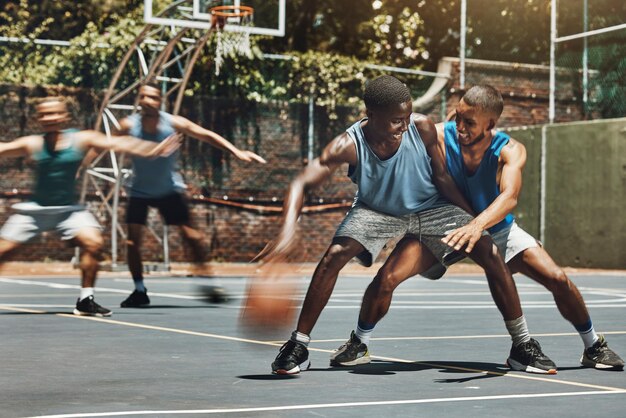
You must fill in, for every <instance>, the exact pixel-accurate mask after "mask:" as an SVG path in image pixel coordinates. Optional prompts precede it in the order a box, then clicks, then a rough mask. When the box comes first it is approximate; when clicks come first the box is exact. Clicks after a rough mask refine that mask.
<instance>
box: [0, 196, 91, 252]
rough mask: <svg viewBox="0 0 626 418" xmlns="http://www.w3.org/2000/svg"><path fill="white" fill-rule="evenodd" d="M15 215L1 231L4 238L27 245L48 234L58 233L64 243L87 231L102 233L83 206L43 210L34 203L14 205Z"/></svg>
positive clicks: (44, 207) (54, 207) (53, 207)
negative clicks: (28, 242)
mask: <svg viewBox="0 0 626 418" xmlns="http://www.w3.org/2000/svg"><path fill="white" fill-rule="evenodd" d="M13 209H14V210H15V212H16V213H15V214H13V215H11V216H10V217H9V219H7V221H6V223H5V224H4V225H3V226H2V229H1V230H0V238H2V239H4V240H7V241H12V242H19V243H25V242H27V241H29V240H31V239H33V238H34V237H35V236H37V235H39V234H41V233H42V232H45V231H52V230H56V231H57V232H58V233H59V234H60V235H61V239H62V240H70V239H72V238H74V237H75V236H76V235H77V234H78V231H80V230H81V229H84V228H96V229H98V230H100V229H101V227H100V224H98V221H96V218H94V216H93V215H92V214H91V213H90V212H89V211H88V210H86V209H85V207H84V206H81V205H71V206H40V205H38V204H37V203H34V202H22V203H17V204H15V205H13Z"/></svg>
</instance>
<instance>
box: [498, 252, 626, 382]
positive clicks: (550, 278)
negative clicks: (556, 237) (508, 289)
mask: <svg viewBox="0 0 626 418" xmlns="http://www.w3.org/2000/svg"><path fill="white" fill-rule="evenodd" d="M508 264H509V266H510V267H511V270H512V271H518V272H520V273H522V274H524V275H526V276H528V277H530V278H532V279H533V280H535V281H536V282H538V283H540V284H542V285H543V286H545V287H546V288H547V289H548V290H549V291H550V292H552V296H553V297H554V301H555V303H556V305H557V307H558V309H559V312H561V315H563V317H564V318H565V319H567V320H568V321H569V322H571V323H572V325H574V328H576V330H577V331H578V333H579V334H580V336H581V338H582V340H583V344H584V345H585V350H584V352H583V355H582V357H581V360H580V361H581V363H582V364H583V365H584V366H586V367H594V368H598V369H620V370H621V369H623V368H624V361H623V360H622V359H621V358H620V357H619V356H618V355H617V354H616V353H615V352H613V350H611V349H610V348H609V347H608V345H607V343H606V340H605V338H604V336H602V335H598V334H596V332H595V329H594V327H593V323H592V321H591V317H590V316H589V313H588V311H587V307H586V306H585V302H584V300H583V297H582V295H581V294H580V292H579V290H578V288H577V287H576V285H575V284H574V283H572V281H571V280H570V279H569V277H567V274H566V273H565V272H564V271H563V269H562V268H561V267H559V266H558V265H557V264H556V263H555V262H554V260H553V259H552V257H550V255H549V254H548V253H547V252H546V250H545V249H543V248H542V247H540V246H535V247H531V248H527V249H526V250H524V251H522V252H521V253H519V254H517V255H516V256H515V257H513V258H512V259H511V260H510V261H509V263H508Z"/></svg>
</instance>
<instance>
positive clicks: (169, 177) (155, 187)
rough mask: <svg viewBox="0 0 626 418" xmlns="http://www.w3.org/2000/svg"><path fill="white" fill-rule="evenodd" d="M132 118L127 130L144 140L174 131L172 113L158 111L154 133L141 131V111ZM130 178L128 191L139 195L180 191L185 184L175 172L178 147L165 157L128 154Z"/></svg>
mask: <svg viewBox="0 0 626 418" xmlns="http://www.w3.org/2000/svg"><path fill="white" fill-rule="evenodd" d="M128 119H129V120H130V122H131V128H130V130H129V132H128V133H129V134H130V135H132V136H134V137H136V138H141V139H143V140H146V141H153V142H161V141H163V140H164V139H165V138H167V137H168V136H170V135H171V134H173V133H175V130H174V128H173V127H172V115H170V114H169V113H165V112H159V124H158V126H157V132H156V134H150V133H147V132H144V130H143V129H142V126H141V115H139V114H138V113H135V114H133V115H131V116H129V118H128ZM131 159H132V161H133V178H132V183H131V185H130V195H131V196H132V197H141V198H158V197H163V196H167V195H170V194H172V193H174V192H179V191H180V190H181V189H183V188H184V187H185V185H184V184H183V182H182V178H181V176H180V174H179V173H178V172H177V161H178V151H177V152H175V153H173V154H171V155H170V156H168V157H158V158H152V159H151V158H142V157H134V156H133V157H131Z"/></svg>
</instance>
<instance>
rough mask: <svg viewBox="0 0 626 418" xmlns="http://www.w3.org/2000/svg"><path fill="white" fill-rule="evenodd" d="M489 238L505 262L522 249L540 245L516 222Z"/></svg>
mask: <svg viewBox="0 0 626 418" xmlns="http://www.w3.org/2000/svg"><path fill="white" fill-rule="evenodd" d="M491 238H492V239H493V242H495V244H496V246H497V247H498V251H500V254H502V256H503V257H504V261H505V262H507V263H508V262H509V261H511V260H512V259H513V257H515V256H516V255H518V254H519V253H521V252H522V251H524V250H527V249H529V248H535V247H540V246H541V244H540V243H539V241H537V240H536V239H535V238H533V236H532V235H530V234H529V233H528V232H526V231H524V230H523V229H522V228H520V227H519V225H517V223H516V222H513V223H512V224H511V226H509V227H508V228H504V229H503V230H501V231H498V232H496V233H495V234H491Z"/></svg>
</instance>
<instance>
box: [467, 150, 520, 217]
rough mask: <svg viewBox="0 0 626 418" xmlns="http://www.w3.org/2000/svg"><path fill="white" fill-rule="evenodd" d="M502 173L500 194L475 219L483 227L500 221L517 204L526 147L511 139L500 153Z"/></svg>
mask: <svg viewBox="0 0 626 418" xmlns="http://www.w3.org/2000/svg"><path fill="white" fill-rule="evenodd" d="M500 161H501V163H502V173H501V175H500V195H499V196H498V197H497V198H496V199H495V200H494V201H493V202H491V204H490V205H489V206H488V207H487V209H485V210H484V211H482V212H481V213H480V214H479V215H478V216H477V217H476V219H475V222H476V223H477V224H479V225H480V226H481V227H482V228H483V229H489V228H491V227H492V226H494V225H495V224H497V223H498V222H500V221H502V220H503V219H504V218H505V217H506V215H508V214H509V213H510V212H511V211H512V210H513V209H515V207H516V206H517V199H518V197H519V194H520V192H521V190H522V171H523V170H524V166H525V165H526V148H525V147H524V146H523V145H522V144H521V143H519V142H517V141H515V140H514V139H511V140H510V141H509V143H508V144H506V146H504V148H502V151H501V153H500Z"/></svg>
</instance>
